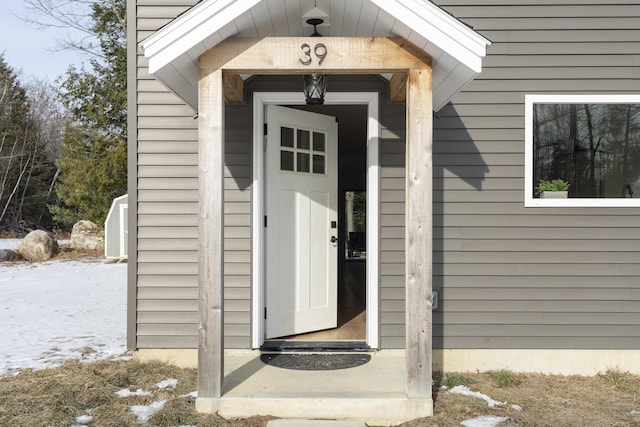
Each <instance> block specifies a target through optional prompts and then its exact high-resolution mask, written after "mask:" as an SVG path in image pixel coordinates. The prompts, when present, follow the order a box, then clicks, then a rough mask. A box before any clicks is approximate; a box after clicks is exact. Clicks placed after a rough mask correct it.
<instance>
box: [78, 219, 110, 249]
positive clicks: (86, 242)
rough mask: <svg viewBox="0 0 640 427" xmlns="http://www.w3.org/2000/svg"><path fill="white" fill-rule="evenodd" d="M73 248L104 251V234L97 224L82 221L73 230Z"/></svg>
mask: <svg viewBox="0 0 640 427" xmlns="http://www.w3.org/2000/svg"><path fill="white" fill-rule="evenodd" d="M71 247H72V248H75V249H91V250H95V249H104V233H103V231H102V230H101V229H100V227H98V226H97V225H96V224H94V223H93V222H91V221H87V220H80V221H78V222H76V223H75V224H74V225H73V229H72V230H71Z"/></svg>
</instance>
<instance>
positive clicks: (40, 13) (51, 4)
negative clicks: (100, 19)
mask: <svg viewBox="0 0 640 427" xmlns="http://www.w3.org/2000/svg"><path fill="white" fill-rule="evenodd" d="M24 3H25V5H26V9H27V10H28V11H29V12H31V13H30V14H29V15H28V16H21V17H20V18H21V19H22V20H23V21H25V22H28V23H30V24H32V25H34V26H36V27H37V28H42V29H46V28H61V29H66V30H71V31H67V33H66V36H65V38H62V39H58V40H56V42H57V45H58V49H60V50H65V49H71V50H79V51H82V52H85V53H87V54H89V55H90V56H92V57H96V58H100V59H103V60H105V59H107V58H105V57H104V55H103V51H102V50H101V49H100V44H101V42H102V41H103V37H104V34H102V33H100V32H98V31H96V28H95V21H94V19H93V17H92V12H93V10H94V6H95V5H97V4H99V5H102V6H105V5H106V6H107V7H109V8H110V9H111V10H112V11H113V13H114V14H115V16H116V19H117V20H118V21H119V22H120V24H121V25H122V26H123V27H125V28H126V14H125V13H123V12H122V10H121V9H122V8H119V7H118V5H117V0H24Z"/></svg>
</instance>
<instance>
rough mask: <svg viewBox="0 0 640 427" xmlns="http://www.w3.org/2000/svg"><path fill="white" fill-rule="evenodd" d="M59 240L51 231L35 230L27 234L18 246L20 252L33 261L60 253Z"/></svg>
mask: <svg viewBox="0 0 640 427" xmlns="http://www.w3.org/2000/svg"><path fill="white" fill-rule="evenodd" d="M58 250H59V248H58V242H57V241H56V239H54V238H53V235H52V234H51V233H47V232H46V231H44V230H34V231H32V232H31V233H29V234H27V235H26V236H25V238H24V239H23V240H22V243H20V246H19V247H18V253H19V254H20V255H22V256H23V257H24V258H25V259H26V260H28V261H31V262H41V261H46V260H48V259H50V258H51V257H53V256H54V255H55V254H57V253H58Z"/></svg>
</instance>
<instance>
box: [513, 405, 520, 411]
mask: <svg viewBox="0 0 640 427" xmlns="http://www.w3.org/2000/svg"><path fill="white" fill-rule="evenodd" d="M511 409H513V410H515V411H522V406H520V405H511Z"/></svg>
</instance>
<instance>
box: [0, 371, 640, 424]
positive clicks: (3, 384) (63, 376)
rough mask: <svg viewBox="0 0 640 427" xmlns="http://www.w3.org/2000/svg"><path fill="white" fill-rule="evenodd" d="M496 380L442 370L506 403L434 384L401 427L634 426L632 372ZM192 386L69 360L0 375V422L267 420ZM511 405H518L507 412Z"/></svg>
mask: <svg viewBox="0 0 640 427" xmlns="http://www.w3.org/2000/svg"><path fill="white" fill-rule="evenodd" d="M510 375H511V376H513V374H510ZM168 378H176V379H178V380H179V381H180V383H179V384H178V386H177V388H176V389H175V390H173V389H163V390H160V389H158V387H156V385H155V384H157V383H158V382H160V381H162V380H166V379H168ZM500 378H501V377H498V378H497V379H496V377H495V375H493V376H492V375H490V374H489V373H486V374H464V376H454V375H448V376H445V378H444V379H438V381H437V383H438V384H440V383H449V384H452V385H455V384H458V383H464V384H468V385H469V387H470V388H471V389H472V390H474V391H479V392H481V393H484V394H486V395H488V396H490V397H491V398H493V399H495V400H498V401H506V402H507V404H506V405H505V406H498V407H496V408H488V407H487V404H486V403H485V402H484V401H483V400H480V399H477V398H472V397H467V396H462V395H457V394H451V393H449V392H447V391H446V390H443V389H441V388H440V387H439V386H438V384H436V385H434V389H435V390H434V391H435V416H434V417H433V418H428V419H421V420H415V421H412V422H409V423H405V424H403V427H420V426H459V425H460V422H461V421H463V420H467V419H470V418H474V417H476V416H479V415H498V416H506V417H508V418H509V421H507V422H506V423H504V425H505V426H554V427H561V426H572V427H574V426H640V415H635V416H633V415H631V411H634V410H635V411H640V377H637V376H633V375H630V374H626V373H622V372H619V371H609V372H607V373H604V374H602V375H598V376H596V377H562V376H548V375H540V374H526V375H524V374H518V375H516V380H517V381H516V382H515V383H514V384H512V385H504V386H502V387H500V386H499V385H498V384H497V381H500ZM124 388H127V389H129V390H131V391H136V390H137V389H144V390H148V391H151V392H153V394H154V396H153V397H139V396H132V397H126V398H121V397H118V396H116V394H115V393H116V392H117V391H119V390H122V389H124ZM195 390H196V372H195V370H193V369H180V368H176V367H174V366H170V365H166V364H161V363H141V362H138V361H135V360H133V361H119V362H113V361H99V362H94V363H87V364H83V363H79V362H75V361H72V362H68V363H67V364H66V365H64V366H62V367H60V368H55V369H48V370H42V371H23V372H21V373H20V374H19V375H16V376H4V377H0V426H43V427H44V426H60V427H69V426H71V425H73V424H74V423H75V419H76V417H77V416H79V415H82V414H86V413H87V410H91V411H90V414H91V415H92V416H93V417H94V419H93V421H92V422H91V423H90V424H89V425H90V426H91V427H101V426H118V427H127V426H138V425H139V424H138V423H137V418H136V416H135V415H134V414H132V413H131V412H129V410H128V407H129V406H131V405H150V404H151V403H153V402H154V401H157V400H160V399H167V400H168V401H167V403H166V405H165V407H164V409H162V410H161V411H159V412H157V413H156V414H155V415H154V416H153V417H152V418H151V419H150V421H149V423H148V425H151V426H180V425H195V426H199V427H213V426H237V427H264V426H265V425H266V423H267V421H268V420H269V418H265V417H256V418H249V419H242V420H224V419H222V418H219V417H216V416H213V415H203V414H198V413H196V412H195V403H194V399H193V398H191V397H187V396H186V395H187V394H189V393H190V392H193V391H195ZM513 404H515V405H519V406H520V407H522V409H521V410H519V411H518V410H516V409H513V408H512V406H511V405H513Z"/></svg>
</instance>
